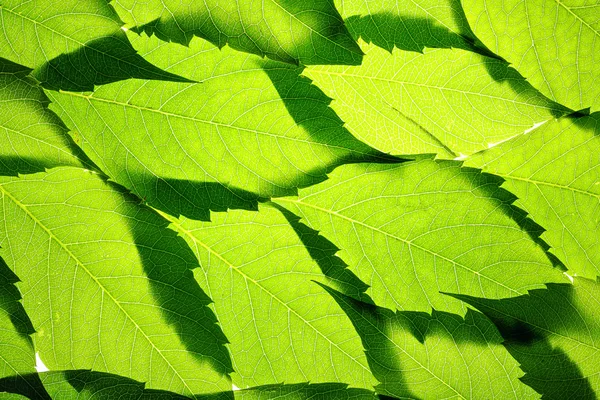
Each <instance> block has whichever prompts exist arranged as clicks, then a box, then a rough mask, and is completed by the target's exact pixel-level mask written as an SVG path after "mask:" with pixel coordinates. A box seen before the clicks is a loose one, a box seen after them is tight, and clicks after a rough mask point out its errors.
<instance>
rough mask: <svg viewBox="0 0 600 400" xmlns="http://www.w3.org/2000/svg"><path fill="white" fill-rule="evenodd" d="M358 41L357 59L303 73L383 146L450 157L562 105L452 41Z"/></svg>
mask: <svg viewBox="0 0 600 400" xmlns="http://www.w3.org/2000/svg"><path fill="white" fill-rule="evenodd" d="M361 47H362V49H363V50H364V52H365V59H364V62H363V64H362V65H360V66H357V67H349V66H314V67H309V68H306V69H305V70H304V72H303V74H304V75H305V76H307V77H309V78H310V79H312V80H313V82H314V83H315V84H316V85H317V86H318V87H319V88H321V89H322V90H323V91H324V92H325V94H327V95H328V96H329V97H331V98H333V99H334V101H333V103H332V107H333V109H334V110H335V111H336V112H337V113H338V114H339V116H340V117H341V118H342V119H343V120H344V121H345V122H346V127H347V128H348V130H349V131H350V132H352V134H354V135H355V136H356V137H358V138H359V139H361V140H362V141H364V142H365V143H367V144H369V145H371V146H373V147H375V148H377V149H379V150H381V151H384V152H390V153H393V154H416V153H436V154H438V155H439V156H440V157H442V158H455V157H458V156H460V155H468V154H472V153H475V152H477V151H479V150H483V149H486V148H487V147H488V146H489V145H491V144H493V143H496V142H499V141H502V140H506V139H508V138H511V137H513V136H515V135H518V134H521V133H522V132H523V131H524V130H526V129H528V128H531V127H532V126H533V125H534V124H535V123H538V122H540V121H546V120H548V119H550V118H551V117H552V115H554V114H557V115H560V114H561V113H563V112H564V109H563V108H562V107H561V106H559V105H557V104H554V103H552V102H551V101H549V100H548V99H546V98H545V97H544V96H542V95H541V94H539V93H538V92H537V91H536V90H535V89H533V88H532V87H531V86H530V85H529V84H528V83H527V82H526V81H525V80H524V79H523V78H522V77H520V76H519V75H518V74H517V73H516V72H515V71H514V70H513V69H511V68H509V67H508V65H507V64H505V63H504V62H502V61H499V60H497V59H493V58H489V57H485V56H482V55H480V54H476V53H473V52H469V51H464V50H458V49H426V50H425V51H424V53H423V54H420V53H414V52H407V51H402V50H398V49H395V50H393V51H392V52H391V53H390V52H387V51H385V50H383V49H381V48H379V47H377V46H375V45H372V44H371V45H369V44H365V43H362V42H361Z"/></svg>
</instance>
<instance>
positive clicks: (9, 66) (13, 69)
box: [0, 57, 33, 78]
mask: <svg viewBox="0 0 600 400" xmlns="http://www.w3.org/2000/svg"><path fill="white" fill-rule="evenodd" d="M31 71H33V70H32V69H31V68H28V67H25V66H23V65H21V64H17V63H15V62H12V61H10V60H7V59H5V58H2V57H0V74H12V75H16V76H18V77H19V78H22V77H24V76H26V75H29V73H30V72H31Z"/></svg>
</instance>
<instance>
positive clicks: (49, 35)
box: [0, 0, 185, 90]
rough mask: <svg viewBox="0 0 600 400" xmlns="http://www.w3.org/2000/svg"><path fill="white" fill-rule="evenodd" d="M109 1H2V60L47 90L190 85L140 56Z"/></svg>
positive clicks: (0, 24) (0, 26)
mask: <svg viewBox="0 0 600 400" xmlns="http://www.w3.org/2000/svg"><path fill="white" fill-rule="evenodd" d="M121 25H122V22H121V21H120V20H119V17H118V16H117V14H116V13H115V11H114V9H113V8H112V7H111V6H110V5H109V4H108V2H107V1H106V0H51V1H48V0H32V1H25V2H24V1H21V0H2V2H0V31H1V32H2V33H1V34H0V57H4V58H6V59H8V60H10V61H13V62H16V63H19V64H22V65H25V66H27V67H29V68H32V69H35V71H34V73H33V74H34V77H35V78H37V79H38V80H39V81H41V82H43V83H45V84H46V85H47V86H48V87H51V88H54V89H65V90H93V88H94V85H100V84H104V83H108V82H114V81H117V80H121V79H127V78H130V77H138V78H144V79H163V80H175V81H185V79H183V78H181V77H178V76H176V75H173V74H169V73H165V72H164V71H161V70H160V69H158V68H156V67H155V66H153V65H152V64H150V63H148V62H147V61H146V60H144V59H143V58H142V57H140V56H139V55H138V54H137V53H136V51H135V50H134V49H133V47H132V46H131V44H130V43H129V41H128V39H127V37H126V36H125V33H124V32H123V30H122V29H121Z"/></svg>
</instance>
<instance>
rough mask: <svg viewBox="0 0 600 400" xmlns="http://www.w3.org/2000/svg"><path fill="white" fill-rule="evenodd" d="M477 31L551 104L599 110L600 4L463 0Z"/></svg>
mask: <svg viewBox="0 0 600 400" xmlns="http://www.w3.org/2000/svg"><path fill="white" fill-rule="evenodd" d="M462 4H463V6H464V10H465V13H466V15H467V18H468V20H469V22H470V24H471V27H472V28H473V31H474V32H475V34H476V35H477V37H478V38H479V39H481V41H482V42H483V43H484V44H485V45H486V46H487V47H489V48H490V49H491V50H492V51H494V52H496V53H497V54H499V55H500V56H502V57H503V58H505V59H506V60H507V61H508V62H510V63H512V65H513V66H514V67H515V68H516V69H517V70H518V71H519V72H520V73H521V74H523V76H525V78H527V79H528V80H529V82H531V84H532V85H533V86H534V87H536V88H537V89H539V90H540V91H541V92H542V93H544V94H545V95H546V96H548V97H549V98H551V99H553V100H555V101H557V102H559V103H561V104H564V105H565V106H567V107H569V108H572V109H573V110H581V109H584V108H588V107H591V108H592V110H593V111H596V110H599V109H600V86H599V85H598V79H600V18H598V15H600V4H599V3H598V2H597V1H588V0H507V1H487V0H463V3H462Z"/></svg>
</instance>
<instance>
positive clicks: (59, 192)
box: [0, 168, 231, 394]
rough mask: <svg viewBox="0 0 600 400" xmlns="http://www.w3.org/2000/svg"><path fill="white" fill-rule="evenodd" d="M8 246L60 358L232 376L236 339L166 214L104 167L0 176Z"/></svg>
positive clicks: (46, 349)
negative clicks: (229, 344)
mask: <svg viewBox="0 0 600 400" xmlns="http://www.w3.org/2000/svg"><path fill="white" fill-rule="evenodd" d="M0 196H1V205H0V213H1V215H2V218H3V220H4V223H3V224H2V226H1V227H0V235H1V236H0V245H1V246H2V247H3V249H2V255H3V257H4V258H5V260H6V261H7V263H8V264H9V265H11V267H12V268H13V270H14V272H15V273H16V274H17V275H20V276H22V279H23V282H22V283H21V284H20V285H19V286H20V289H21V291H22V292H23V305H24V307H25V310H26V311H27V313H28V314H29V316H30V317H31V319H32V322H33V324H34V326H35V327H36V329H37V333H36V334H35V335H34V342H35V347H36V350H37V351H39V353H40V357H41V359H42V360H43V362H44V363H45V364H46V365H47V366H48V368H49V369H50V370H60V369H92V370H95V371H106V372H111V373H116V374H121V375H123V376H127V377H130V378H132V379H136V380H139V381H142V382H147V385H148V387H150V388H159V389H167V390H172V391H175V392H178V393H187V394H191V393H205V392H214V391H218V390H223V389H224V388H228V385H229V380H228V379H227V378H226V377H225V376H224V374H226V373H229V372H231V366H230V361H229V356H228V353H227V350H226V348H225V347H224V343H225V341H226V339H225V337H224V335H223V334H222V332H221V330H220V328H219V327H218V326H217V325H216V318H215V316H214V314H213V312H212V311H211V310H210V309H209V308H208V307H207V305H208V303H209V302H210V299H209V298H208V297H207V296H206V295H205V294H204V292H202V290H201V289H200V287H199V286H198V284H197V283H196V282H195V281H194V279H193V275H192V272H191V271H190V269H191V268H195V267H197V266H198V264H197V260H196V258H195V257H194V255H193V253H192V252H191V250H190V249H189V248H188V247H187V246H186V245H185V242H184V241H183V240H182V239H180V238H177V237H176V235H175V233H174V232H172V231H170V230H168V229H166V225H167V221H165V220H164V219H162V218H161V217H159V216H158V215H156V214H155V213H154V212H152V211H150V210H149V209H147V208H146V207H143V206H140V205H139V200H137V199H135V198H133V196H130V195H126V194H123V193H122V191H121V190H120V189H118V188H117V187H116V185H112V184H108V183H106V182H104V181H103V180H102V179H101V178H100V177H99V176H98V175H97V174H95V173H91V172H86V171H85V170H82V169H77V168H55V169H52V170H50V171H49V172H48V173H39V174H33V175H25V176H22V177H21V178H0Z"/></svg>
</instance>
